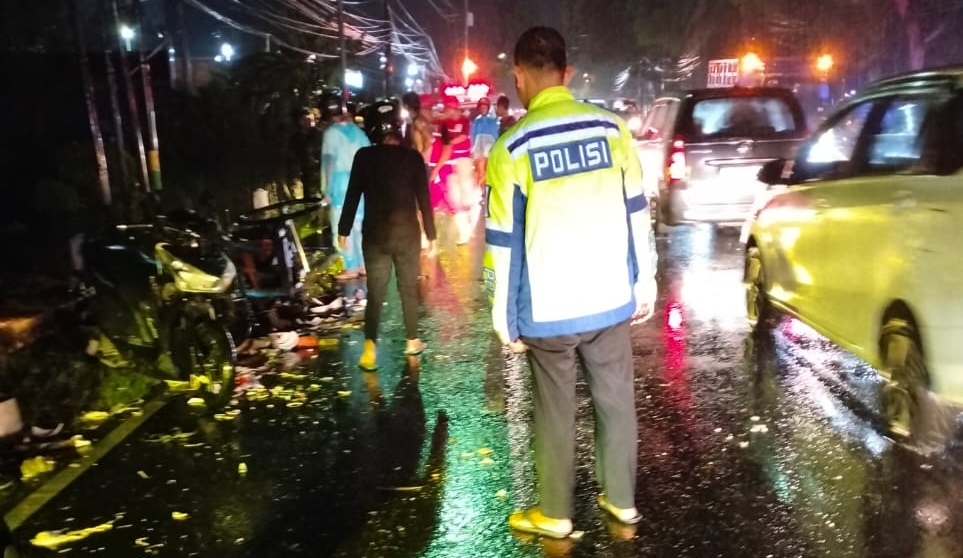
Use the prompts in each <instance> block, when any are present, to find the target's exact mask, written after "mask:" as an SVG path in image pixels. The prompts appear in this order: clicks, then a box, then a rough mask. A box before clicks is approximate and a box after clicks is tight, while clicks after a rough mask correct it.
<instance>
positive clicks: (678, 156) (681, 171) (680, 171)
mask: <svg viewBox="0 0 963 558" xmlns="http://www.w3.org/2000/svg"><path fill="white" fill-rule="evenodd" d="M688 175H689V169H688V168H686V164H685V140H684V139H683V138H682V136H676V137H675V139H674V140H672V147H671V148H670V149H669V154H668V156H667V157H666V159H665V181H666V183H667V184H668V185H669V188H682V187H684V186H685V182H684V181H685V179H686V178H688Z"/></svg>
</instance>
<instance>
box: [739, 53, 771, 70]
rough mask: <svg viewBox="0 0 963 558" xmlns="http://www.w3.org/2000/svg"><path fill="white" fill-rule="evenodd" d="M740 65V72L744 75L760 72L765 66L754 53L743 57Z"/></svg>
mask: <svg viewBox="0 0 963 558" xmlns="http://www.w3.org/2000/svg"><path fill="white" fill-rule="evenodd" d="M740 65H741V66H742V72H743V73H746V74H752V73H755V72H758V71H761V70H762V69H763V68H765V66H766V65H765V64H764V63H763V62H762V59H761V58H759V55H757V54H756V53H755V52H749V53H747V54H746V55H745V56H743V57H742V60H740Z"/></svg>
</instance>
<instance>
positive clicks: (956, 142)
mask: <svg viewBox="0 0 963 558" xmlns="http://www.w3.org/2000/svg"><path fill="white" fill-rule="evenodd" d="M759 178H760V180H761V181H763V182H765V183H768V184H770V185H773V186H772V188H774V189H776V190H775V191H774V192H773V193H772V194H771V196H770V197H769V198H768V199H767V200H766V201H765V202H764V203H761V204H760V207H759V209H758V210H757V211H755V214H754V215H753V217H752V219H751V220H750V221H748V222H747V223H746V226H745V228H744V230H743V237H742V239H743V241H744V242H745V285H746V309H747V313H748V317H749V320H750V322H751V323H754V324H756V326H757V327H760V326H761V325H763V324H765V323H766V322H767V320H766V318H767V317H768V316H769V315H770V311H771V310H772V309H778V310H781V311H783V312H788V313H789V314H790V315H792V316H795V317H796V318H798V319H799V320H801V321H802V322H804V323H806V324H808V325H809V326H811V327H812V328H814V329H815V330H816V331H818V332H819V333H821V334H823V335H825V336H826V337H827V338H828V339H829V340H831V341H833V342H835V343H836V344H838V345H839V346H841V347H843V348H844V349H847V350H849V351H851V352H852V353H854V354H855V355H856V356H858V357H860V358H862V359H863V360H865V361H866V362H868V363H869V364H871V365H873V366H874V367H876V368H877V370H878V371H879V374H880V376H881V379H882V381H881V382H880V393H879V406H880V415H881V416H880V418H881V419H882V424H883V427H884V428H885V430H887V431H888V432H889V433H890V434H891V435H893V436H899V437H906V438H908V439H910V440H915V441H917V442H919V441H921V440H920V436H922V435H923V434H924V430H925V431H927V432H926V434H927V435H928V434H929V433H932V428H931V427H934V426H937V427H938V426H939V423H940V422H941V421H942V422H943V423H944V424H949V423H952V421H950V420H947V419H949V418H953V417H954V416H955V413H956V412H957V411H958V410H959V409H960V408H961V406H963V345H961V344H960V342H959V340H960V338H961V336H963V258H961V257H960V253H959V250H960V246H959V244H958V243H959V242H960V238H961V236H963V66H960V67H956V68H951V69H941V70H936V71H928V72H919V73H913V74H909V75H904V76H901V77H894V78H891V79H887V80H884V81H880V82H878V83H876V84H874V85H872V86H870V87H869V88H867V89H866V90H865V91H863V92H861V93H859V94H857V95H856V96H855V97H854V98H852V99H850V100H849V101H847V102H846V103H845V104H844V105H842V106H840V107H839V108H838V109H837V110H836V111H835V112H834V113H833V114H832V115H831V116H830V117H829V118H827V120H826V121H825V122H824V123H823V124H822V125H821V126H820V127H819V129H818V130H817V131H816V132H815V133H814V134H813V135H812V136H811V137H810V138H809V139H808V140H807V141H806V142H805V144H804V145H803V146H802V147H801V148H800V150H799V153H798V155H797V156H796V157H795V159H794V160H787V161H782V160H779V161H774V162H772V163H769V164H767V165H766V166H764V167H763V169H762V170H761V171H760V173H759ZM780 185H781V186H780ZM954 409H955V410H954ZM948 410H949V411H950V412H947V411H948ZM927 438H928V436H927Z"/></svg>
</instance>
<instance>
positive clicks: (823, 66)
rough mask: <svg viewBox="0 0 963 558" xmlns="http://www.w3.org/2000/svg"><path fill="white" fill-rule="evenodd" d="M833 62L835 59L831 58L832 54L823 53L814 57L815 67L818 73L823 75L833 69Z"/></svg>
mask: <svg viewBox="0 0 963 558" xmlns="http://www.w3.org/2000/svg"><path fill="white" fill-rule="evenodd" d="M834 64H835V61H834V60H833V56H832V55H831V54H823V55H822V56H820V57H819V58H817V59H816V69H817V70H819V73H821V74H823V75H826V74H828V73H829V71H830V70H832V69H833V65H834Z"/></svg>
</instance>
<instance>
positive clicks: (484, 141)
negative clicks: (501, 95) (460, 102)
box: [469, 97, 498, 184]
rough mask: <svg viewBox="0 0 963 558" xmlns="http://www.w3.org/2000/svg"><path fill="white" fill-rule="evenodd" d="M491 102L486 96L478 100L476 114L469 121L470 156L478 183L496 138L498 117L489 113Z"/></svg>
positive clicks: (482, 178)
mask: <svg viewBox="0 0 963 558" xmlns="http://www.w3.org/2000/svg"><path fill="white" fill-rule="evenodd" d="M491 108H492V103H491V101H489V100H488V97H482V98H481V99H479V100H478V105H477V109H478V116H476V117H475V118H474V120H472V121H471V133H470V135H469V137H470V138H471V156H472V159H474V160H475V172H476V174H477V176H478V183H479V184H481V183H482V182H483V181H484V179H485V169H486V167H487V166H488V154H489V153H490V152H491V150H492V146H493V145H495V139H496V138H498V118H496V117H495V115H493V114H492V113H491Z"/></svg>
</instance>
